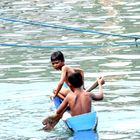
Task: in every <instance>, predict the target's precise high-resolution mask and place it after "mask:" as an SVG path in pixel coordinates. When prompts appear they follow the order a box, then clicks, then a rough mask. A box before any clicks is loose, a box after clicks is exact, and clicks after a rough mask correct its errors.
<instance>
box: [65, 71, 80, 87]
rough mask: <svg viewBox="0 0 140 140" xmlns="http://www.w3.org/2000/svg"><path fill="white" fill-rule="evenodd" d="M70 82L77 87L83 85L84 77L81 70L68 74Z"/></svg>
mask: <svg viewBox="0 0 140 140" xmlns="http://www.w3.org/2000/svg"><path fill="white" fill-rule="evenodd" d="M68 82H69V83H70V84H71V85H72V86H73V87H75V88H80V87H81V86H82V85H83V77H82V75H81V74H80V73H79V72H75V73H72V74H70V75H69V76H68Z"/></svg>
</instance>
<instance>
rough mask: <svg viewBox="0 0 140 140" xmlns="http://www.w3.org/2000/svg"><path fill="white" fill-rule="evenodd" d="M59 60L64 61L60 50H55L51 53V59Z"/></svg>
mask: <svg viewBox="0 0 140 140" xmlns="http://www.w3.org/2000/svg"><path fill="white" fill-rule="evenodd" d="M56 60H61V61H62V62H64V61H65V60H64V55H63V53H62V52H61V51H56V52H53V53H52V54H51V61H56Z"/></svg>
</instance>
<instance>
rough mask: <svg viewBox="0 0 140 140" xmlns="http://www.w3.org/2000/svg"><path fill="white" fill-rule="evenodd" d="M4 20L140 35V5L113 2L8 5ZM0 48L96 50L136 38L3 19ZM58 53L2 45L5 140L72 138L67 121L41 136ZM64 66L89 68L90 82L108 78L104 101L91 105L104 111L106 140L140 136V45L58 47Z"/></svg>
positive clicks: (33, 0)
mask: <svg viewBox="0 0 140 140" xmlns="http://www.w3.org/2000/svg"><path fill="white" fill-rule="evenodd" d="M0 7H1V9H0V11H1V12H0V17H8V18H17V19H24V20H26V19H27V20H28V19H29V20H33V21H41V22H47V23H50V24H57V25H65V26H70V27H78V28H83V29H93V30H98V31H105V32H112V33H116V34H127V35H140V31H139V30H138V29H139V28H140V26H139V25H140V16H139V11H140V2H139V1H138V0H134V1H133V2H132V1H120V0H117V1H113V0H98V1H95V2H93V1H91V0H88V1H87V0H82V1H81V0H71V1H66V0H62V1H60V0H59V1H58V0H57V1H43V0H30V1H27V0H24V1H22V0H18V1H14V0H11V1H9V0H6V1H1V2H0ZM0 29H1V30H0V43H11V44H15V43H18V44H25V45H28V44H31V45H36V46H37V45H39V46H48V45H52V46H54V45H56V46H59V45H96V46H97V45H98V46H100V45H101V46H103V45H105V44H115V43H121V42H124V43H125V42H132V41H134V39H128V38H120V37H112V36H103V35H98V34H87V33H82V32H74V31H67V30H65V31H64V30H62V29H51V28H43V27H40V26H32V25H26V24H21V23H12V22H7V21H1V20H0ZM54 50H58V49H55V48H54V49H39V48H38V49H37V48H36V49H35V48H34V49H33V48H18V47H4V46H0V56H1V57H0V89H1V90H0V121H1V130H0V139H2V140H11V139H15V140H18V139H22V140H46V139H47V140H57V139H60V140H66V139H68V137H70V133H69V132H67V130H66V129H65V128H64V125H63V124H62V123H59V124H58V125H57V127H56V128H55V129H54V130H53V131H51V132H44V131H38V130H39V129H40V128H41V127H42V124H41V121H42V119H43V118H44V117H45V116H46V115H48V114H50V113H52V108H53V104H52V103H51V102H50V100H49V95H51V94H52V89H53V88H54V87H55V86H56V84H57V82H58V80H59V74H60V72H58V71H55V70H54V69H53V68H52V67H51V64H50V55H51V53H52V52H53V51H54ZM60 50H62V51H63V52H64V54H65V57H66V63H67V64H68V65H71V66H74V67H81V68H83V69H84V70H85V80H86V82H85V84H86V86H89V85H90V84H91V83H92V82H93V81H94V80H95V79H96V78H97V77H99V76H104V78H105V80H106V84H105V85H104V94H105V98H104V100H103V101H101V102H93V106H94V108H95V109H96V110H97V111H98V116H99V125H98V133H99V138H100V139H101V140H109V139H110V140H114V139H116V140H118V139H119V140H121V139H122V140H128V139H131V140H138V139H139V138H140V133H139V131H140V126H139V124H140V120H139V116H140V109H139V108H140V97H139V93H140V84H139V81H140V55H139V54H140V49H139V46H138V47H136V46H129V45H128V46H125V47H121V46H120V47H111V46H110V47H105V48H101V49H91V48H86V49H85V48H81V49H68V48H67V49H60Z"/></svg>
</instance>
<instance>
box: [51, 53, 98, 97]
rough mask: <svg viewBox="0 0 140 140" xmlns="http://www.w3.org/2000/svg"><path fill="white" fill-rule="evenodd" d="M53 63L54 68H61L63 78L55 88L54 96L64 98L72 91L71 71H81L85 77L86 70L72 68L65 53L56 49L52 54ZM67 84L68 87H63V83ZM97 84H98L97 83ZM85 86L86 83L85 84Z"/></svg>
mask: <svg viewBox="0 0 140 140" xmlns="http://www.w3.org/2000/svg"><path fill="white" fill-rule="evenodd" d="M51 63H52V66H53V68H54V69H56V70H61V78H60V80H59V82H58V85H57V87H56V88H55V89H54V90H53V93H54V97H55V96H58V97H60V98H61V99H64V98H65V96H66V95H67V94H68V93H69V92H70V89H69V88H68V76H69V74H71V73H74V72H79V73H81V75H82V76H83V78H84V71H83V70H82V69H80V68H72V67H70V66H68V65H65V59H64V55H63V53H62V52H61V51H56V52H54V53H52V55H51ZM64 84H65V85H67V88H62V86H63V85H64ZM96 86H97V85H96ZM83 87H84V84H83ZM93 88H95V87H93V86H92V87H90V88H89V89H87V91H91V90H92V89H93Z"/></svg>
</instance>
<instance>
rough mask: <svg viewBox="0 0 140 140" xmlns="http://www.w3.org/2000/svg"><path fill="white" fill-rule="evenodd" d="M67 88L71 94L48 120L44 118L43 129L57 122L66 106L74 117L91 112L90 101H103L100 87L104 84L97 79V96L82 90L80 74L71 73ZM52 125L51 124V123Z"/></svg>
mask: <svg viewBox="0 0 140 140" xmlns="http://www.w3.org/2000/svg"><path fill="white" fill-rule="evenodd" d="M67 80H68V86H69V87H70V89H71V92H69V93H68V94H67V96H66V97H65V98H64V100H63V102H62V103H61V104H60V106H59V107H58V109H57V110H56V114H55V115H54V116H51V117H50V118H49V119H48V118H46V119H44V121H43V124H44V125H45V127H44V128H43V129H44V130H45V129H48V126H49V125H48V124H49V123H50V120H51V121H56V122H58V121H59V119H60V118H61V117H62V115H63V113H64V112H65V109H66V108H67V106H69V107H70V114H71V116H76V115H80V114H84V113H89V112H91V100H96V101H99V100H102V99H103V90H102V85H103V84H104V80H103V79H102V78H101V79H98V80H97V81H98V85H99V91H98V94H94V93H90V92H87V91H86V90H85V89H83V87H82V86H83V77H82V75H81V74H80V73H78V72H75V73H71V74H70V75H69V76H68V79H67ZM51 124H52V123H51Z"/></svg>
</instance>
